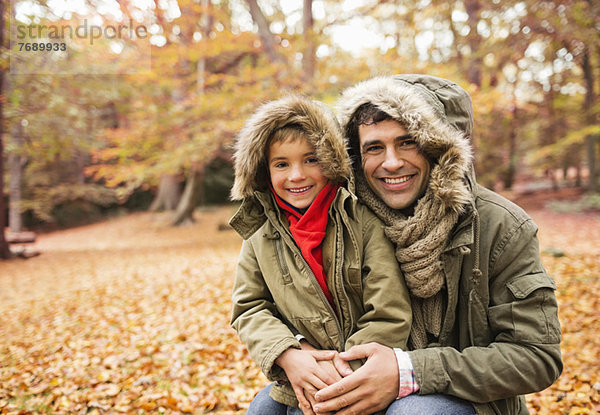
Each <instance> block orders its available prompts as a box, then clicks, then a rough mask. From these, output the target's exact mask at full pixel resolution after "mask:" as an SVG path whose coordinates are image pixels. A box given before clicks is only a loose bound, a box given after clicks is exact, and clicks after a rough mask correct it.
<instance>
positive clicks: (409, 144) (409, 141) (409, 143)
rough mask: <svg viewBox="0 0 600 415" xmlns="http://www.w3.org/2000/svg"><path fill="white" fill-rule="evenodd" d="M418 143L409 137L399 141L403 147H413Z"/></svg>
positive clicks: (399, 144)
mask: <svg viewBox="0 0 600 415" xmlns="http://www.w3.org/2000/svg"><path fill="white" fill-rule="evenodd" d="M416 145H417V142H416V141H415V140H414V139H412V138H409V139H407V140H402V141H400V142H399V143H398V146H399V147H402V148H413V147H415V146H416Z"/></svg>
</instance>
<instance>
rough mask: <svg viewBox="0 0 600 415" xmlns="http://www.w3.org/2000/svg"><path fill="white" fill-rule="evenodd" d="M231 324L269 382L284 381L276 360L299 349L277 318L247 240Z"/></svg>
mask: <svg viewBox="0 0 600 415" xmlns="http://www.w3.org/2000/svg"><path fill="white" fill-rule="evenodd" d="M232 303H233V311H232V317H231V325H232V326H233V328H234V329H235V330H236V331H237V333H238V336H239V337H240V339H241V341H242V342H243V343H244V344H245V345H246V347H247V348H248V352H249V353H250V356H251V357H252V359H253V360H254V361H255V362H256V363H257V364H258V365H259V366H260V368H261V370H262V371H263V373H264V374H265V376H267V378H268V379H269V380H273V381H277V380H287V377H286V375H285V373H284V371H283V369H281V368H280V367H279V366H278V365H276V364H275V359H277V358H278V357H279V356H280V355H281V354H282V353H283V352H284V351H285V350H287V349H288V348H290V347H292V348H296V349H300V342H299V341H298V340H297V339H296V337H295V336H294V333H293V332H292V330H291V329H290V328H289V327H287V326H286V325H285V324H284V323H283V322H282V321H281V320H280V319H279V318H278V317H277V315H278V312H277V309H276V307H275V303H274V301H273V298H272V296H271V293H270V292H269V289H268V287H267V286H266V284H265V281H264V279H263V276H262V273H261V271H260V268H259V265H258V261H257V259H256V255H255V253H254V249H253V246H252V242H251V241H250V240H245V241H244V242H243V244H242V249H241V252H240V257H239V261H238V265H237V270H236V277H235V282H234V286H233V296H232Z"/></svg>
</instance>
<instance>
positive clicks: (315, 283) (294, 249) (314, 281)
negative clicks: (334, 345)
mask: <svg viewBox="0 0 600 415" xmlns="http://www.w3.org/2000/svg"><path fill="white" fill-rule="evenodd" d="M292 252H294V255H295V256H297V257H298V258H300V260H301V261H302V263H303V264H304V266H305V269H306V270H307V272H308V273H309V274H310V276H311V277H312V278H311V279H310V280H311V283H312V285H313V287H315V290H316V291H317V293H318V295H319V297H320V298H321V301H323V303H324V304H325V306H326V307H327V308H328V309H329V312H330V313H331V315H332V316H333V320H334V321H335V324H336V327H337V329H338V334H339V336H340V341H344V332H343V330H342V327H341V325H340V322H339V320H338V318H337V315H336V314H335V310H334V309H333V307H332V306H331V304H329V301H328V300H327V297H325V293H324V292H323V289H322V288H321V286H320V285H319V282H318V281H317V277H316V276H315V273H314V272H313V271H312V269H311V268H310V266H309V265H308V262H306V259H304V257H303V256H302V253H301V252H298V247H297V246H296V244H295V243H294V244H293V247H292ZM343 349H344V345H343V344H340V350H342V351H343Z"/></svg>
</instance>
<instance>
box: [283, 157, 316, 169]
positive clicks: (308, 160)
mask: <svg viewBox="0 0 600 415" xmlns="http://www.w3.org/2000/svg"><path fill="white" fill-rule="evenodd" d="M304 163H306V164H318V163H319V159H318V158H316V157H307V158H306V159H305V160H304ZM289 165H290V164H289V163H288V162H287V161H278V162H276V163H275V164H273V167H274V168H276V169H285V168H286V167H289Z"/></svg>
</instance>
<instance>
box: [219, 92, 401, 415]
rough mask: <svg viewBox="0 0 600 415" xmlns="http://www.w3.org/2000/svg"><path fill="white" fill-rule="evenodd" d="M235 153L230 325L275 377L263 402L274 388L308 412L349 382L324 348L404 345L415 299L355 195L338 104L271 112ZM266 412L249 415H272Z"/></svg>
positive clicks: (272, 107)
mask: <svg viewBox="0 0 600 415" xmlns="http://www.w3.org/2000/svg"><path fill="white" fill-rule="evenodd" d="M234 158H235V182H234V185H233V189H232V192H231V195H232V199H234V200H240V199H241V200H242V201H243V202H242V205H241V207H240V208H239V210H238V212H237V213H236V214H235V215H234V216H233V218H232V219H231V221H230V224H231V226H232V227H233V228H234V229H235V230H236V231H237V232H238V233H239V234H240V235H241V236H242V237H243V238H244V242H243V244H242V249H241V253H240V258H239V263H238V267H237V275H236V279H235V285H234V288H233V315H232V325H233V327H234V328H235V329H236V330H237V332H238V335H239V336H240V338H241V340H242V341H243V342H244V343H245V344H246V346H247V348H248V350H249V352H250V355H251V357H252V358H253V359H254V360H255V362H256V363H257V364H258V365H259V366H260V367H261V369H262V370H263V372H264V373H265V375H266V376H267V378H269V379H270V380H272V381H276V383H274V384H273V385H271V386H269V387H267V388H265V390H263V392H261V393H260V394H259V395H260V396H262V398H261V399H263V400H264V398H265V396H266V393H267V392H268V391H269V390H270V396H271V398H272V399H273V400H274V401H276V402H279V403H280V404H283V405H280V404H276V406H277V405H279V407H280V408H283V410H282V413H285V408H286V406H284V405H287V406H292V407H298V405H299V403H300V406H301V407H307V406H308V405H310V403H309V401H308V400H307V397H305V396H304V393H303V390H305V391H314V392H316V391H317V390H319V389H321V388H323V387H325V386H327V385H328V384H331V383H333V382H335V381H336V380H338V379H340V378H341V375H342V374H339V373H338V371H337V370H336V369H335V368H334V365H333V364H332V361H331V360H328V361H325V362H318V361H317V359H319V360H320V359H332V358H333V356H334V354H335V353H334V352H329V354H327V353H326V352H320V353H322V354H321V355H319V354H318V352H316V353H315V352H314V349H315V348H316V349H322V350H334V351H338V352H339V351H344V350H346V349H348V348H350V347H351V346H353V345H356V344H363V343H367V342H372V341H373V342H379V343H382V344H385V345H387V346H389V347H400V348H405V346H406V342H407V338H408V335H409V331H410V325H411V308H410V301H409V297H408V293H407V288H406V286H405V283H404V279H403V277H402V275H401V272H400V270H399V267H398V263H397V261H396V259H395V256H394V249H393V247H392V245H391V244H390V242H389V241H388V240H387V238H386V237H385V235H384V233H383V229H382V225H381V222H380V221H379V220H378V219H377V218H376V217H375V216H374V215H373V214H372V213H371V212H370V211H369V210H368V209H367V208H366V207H364V206H362V205H360V204H358V202H357V199H356V197H355V196H354V195H353V194H352V193H351V191H352V189H351V187H352V181H351V166H350V159H349V156H348V154H347V152H346V142H345V140H344V138H343V137H342V134H341V131H340V128H339V126H338V124H337V121H336V120H335V117H334V115H333V113H332V112H331V111H330V110H329V108H327V107H326V106H325V105H324V104H321V103H317V102H315V101H311V100H309V99H307V98H304V97H300V96H288V97H286V98H283V99H280V100H278V101H273V102H269V103H267V104H265V105H263V106H262V107H260V108H259V109H258V110H257V112H256V113H255V114H254V115H253V116H252V117H251V118H250V119H249V120H248V121H247V123H246V125H245V127H244V128H243V129H242V131H241V132H240V134H239V136H238V139H237V142H236V147H235V156H234ZM323 353H325V354H323ZM354 363H356V364H353V367H354V368H355V369H356V368H357V367H358V366H359V363H358V362H354ZM345 375H347V373H346V374H345ZM271 398H268V397H267V399H271ZM257 399H258V398H255V401H256V400H257ZM298 400H300V402H299V401H298ZM258 405H259V404H258V403H256V404H255V403H254V402H253V404H252V405H251V408H250V410H249V411H248V413H252V412H256V413H260V412H262V413H267V412H265V411H268V412H269V413H272V412H273V411H274V409H272V408H273V407H269V408H270V409H268V410H267V409H266V407H258ZM253 406H254V407H255V408H254V410H252V407H253Z"/></svg>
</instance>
